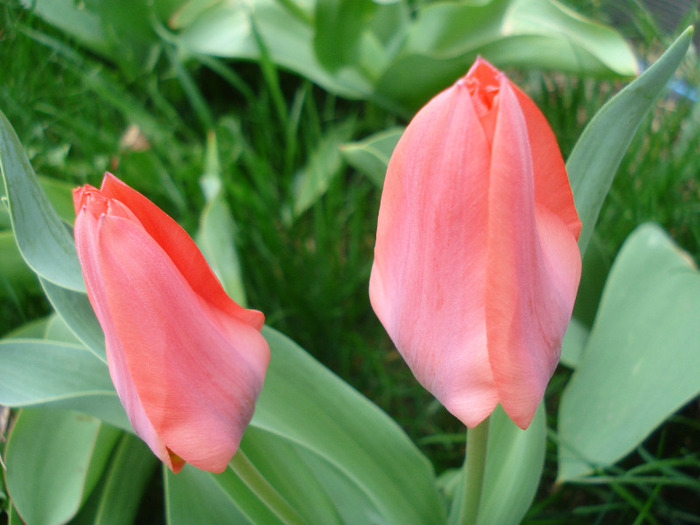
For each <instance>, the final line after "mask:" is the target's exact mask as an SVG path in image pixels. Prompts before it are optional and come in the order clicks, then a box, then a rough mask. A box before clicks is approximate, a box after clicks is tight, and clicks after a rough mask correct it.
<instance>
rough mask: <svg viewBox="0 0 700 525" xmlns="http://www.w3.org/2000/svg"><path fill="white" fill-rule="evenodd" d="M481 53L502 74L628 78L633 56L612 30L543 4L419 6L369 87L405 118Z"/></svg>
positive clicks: (544, 0)
mask: <svg viewBox="0 0 700 525" xmlns="http://www.w3.org/2000/svg"><path fill="white" fill-rule="evenodd" d="M478 55H481V56H483V57H485V58H486V59H488V60H489V61H491V62H493V63H494V64H495V65H496V66H498V67H501V68H504V67H507V66H516V67H538V68H548V69H554V70H558V71H568V72H572V73H575V74H578V75H590V74H595V75H613V76H614V75H622V76H632V75H634V74H635V72H636V63H635V59H634V55H633V54H632V52H631V51H630V49H629V47H628V46H627V44H626V43H625V41H624V40H623V39H622V37H620V35H619V34H617V33H616V32H615V31H613V30H612V29H609V28H606V27H604V26H601V25H599V24H596V23H593V22H591V21H588V20H585V19H584V18H582V17H580V16H579V15H577V14H576V13H574V12H572V11H570V10H568V9H566V8H564V7H562V6H560V5H559V4H557V3H555V2H552V1H551V0H491V1H487V2H435V3H430V4H427V5H426V6H425V7H423V8H422V9H420V10H419V11H418V15H417V17H416V19H415V21H414V22H413V24H412V25H411V27H410V28H409V30H408V36H407V38H406V39H405V41H404V43H403V46H402V47H401V49H400V50H399V51H398V53H397V54H396V57H395V59H394V60H393V62H392V64H391V65H390V66H389V67H388V68H387V69H386V70H385V71H384V73H383V75H382V76H381V78H380V79H379V81H378V82H377V84H376V92H375V94H376V95H377V97H378V98H379V99H380V101H381V100H385V99H386V100H389V101H391V102H392V104H393V105H394V107H397V108H400V109H401V110H402V112H404V113H408V114H410V113H413V112H415V111H416V110H417V109H418V108H419V107H420V106H422V105H423V104H424V103H425V102H427V101H428V99H430V97H432V96H433V95H435V94H436V93H438V92H439V91H441V90H442V89H444V88H446V87H447V86H449V85H450V84H451V83H453V82H454V81H455V80H457V78H459V77H460V76H462V75H464V74H465V73H466V72H467V70H468V69H469V67H470V66H471V64H472V63H473V62H474V59H475V58H476V57H477V56H478Z"/></svg>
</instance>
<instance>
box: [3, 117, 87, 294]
mask: <svg viewBox="0 0 700 525" xmlns="http://www.w3.org/2000/svg"><path fill="white" fill-rule="evenodd" d="M0 168H2V175H3V179H4V182H5V194H6V196H7V199H8V202H9V205H10V216H11V218H12V227H13V229H14V233H15V238H16V240H17V245H18V246H19V250H20V252H21V253H22V256H23V257H24V259H25V261H27V264H28V265H29V266H30V267H31V268H32V269H33V270H34V271H35V272H36V273H37V274H39V275H40V276H42V277H44V278H45V279H46V280H48V281H51V282H53V283H56V284H58V285H60V286H64V287H66V288H70V289H72V290H84V289H85V283H84V282H83V275H82V273H81V271H80V265H79V263H78V256H77V254H76V251H75V243H74V242H73V236H72V235H71V233H70V231H69V229H68V228H67V227H66V225H65V223H64V222H63V221H61V219H60V218H59V217H58V215H57V214H56V211H55V210H54V208H53V206H51V204H50V203H49V201H48V199H47V197H46V195H45V194H44V192H43V190H42V189H41V186H40V184H39V181H38V179H37V177H36V175H35V174H34V170H33V169H32V167H31V165H30V164H29V161H28V160H27V156H26V155H25V153H24V150H23V149H22V145H21V144H20V142H19V139H18V138H17V135H16V134H15V131H14V130H13V129H12V126H11V125H10V123H9V122H8V120H7V119H6V118H5V115H4V114H2V112H0Z"/></svg>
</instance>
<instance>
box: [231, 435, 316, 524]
mask: <svg viewBox="0 0 700 525" xmlns="http://www.w3.org/2000/svg"><path fill="white" fill-rule="evenodd" d="M229 467H231V469H232V470H233V471H234V472H235V473H236V475H237V476H238V477H239V479H240V480H241V481H242V482H243V483H244V484H245V486H246V487H248V489H249V490H250V491H251V492H252V493H253V494H255V495H256V496H257V497H258V499H259V500H260V501H261V502H262V503H263V504H264V505H265V506H266V507H267V508H268V509H269V510H270V511H271V512H272V513H273V514H274V515H275V516H277V517H278V518H279V520H280V521H281V522H282V523H284V524H285V525H308V524H307V521H306V520H305V519H304V518H303V517H302V515H301V514H299V512H298V511H297V510H296V509H295V508H294V507H292V506H291V505H290V504H289V502H288V501H287V500H286V499H285V498H284V497H283V496H282V495H281V494H280V493H279V492H277V490H276V489H275V488H274V487H273V486H272V485H270V483H269V482H268V481H267V479H265V477H264V476H263V475H262V474H261V473H260V471H259V470H258V469H257V468H256V467H255V465H253V463H252V462H251V461H250V459H248V456H246V455H245V454H244V453H243V451H242V450H241V449H240V448H239V449H238V451H237V452H236V454H235V455H234V456H233V459H232V460H231V462H230V463H229Z"/></svg>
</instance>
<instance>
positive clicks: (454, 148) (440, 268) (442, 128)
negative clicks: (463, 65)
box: [370, 82, 498, 426]
mask: <svg viewBox="0 0 700 525" xmlns="http://www.w3.org/2000/svg"><path fill="white" fill-rule="evenodd" d="M488 147H489V146H488V142H487V138H486V136H485V134H484V133H483V129H482V126H481V123H480V121H479V118H478V116H477V114H476V109H475V108H474V105H473V104H472V100H471V97H470V96H469V94H468V87H467V86H466V84H465V83H463V82H458V83H457V84H455V85H454V86H453V87H452V88H450V89H448V90H447V91H445V92H443V93H441V94H440V95H438V96H437V97H436V98H435V99H433V101H431V102H430V103H429V104H428V105H427V106H425V107H424V108H423V109H422V110H421V111H420V112H419V113H418V114H417V115H416V117H415V118H414V119H413V121H412V122H411V124H410V125H409V126H408V128H407V129H406V132H405V133H404V135H403V137H402V138H401V140H400V141H399V143H398V145H397V147H396V150H395V152H394V154H393V155H392V158H391V162H390V164H389V168H388V171H387V176H386V180H385V182H384V190H383V193H382V200H381V206H380V211H379V220H378V227H377V241H376V245H375V257H374V264H373V267H372V275H371V278H370V300H371V302H372V306H373V308H374V310H375V312H376V313H377V316H378V317H379V319H380V320H381V322H382V324H383V325H384V327H385V328H386V330H387V332H388V333H389V336H390V337H391V338H392V340H393V341H394V344H395V345H396V347H397V348H398V350H399V352H401V354H402V356H403V357H404V359H405V360H406V362H407V363H408V365H409V367H410V368H411V370H412V371H413V373H414V375H415V376H416V378H417V379H418V381H419V382H420V383H421V384H422V385H423V386H424V387H425V388H427V389H428V390H429V391H430V392H432V393H433V395H435V396H436V397H437V398H438V399H439V400H440V401H441V402H442V403H443V404H444V405H445V407H446V408H447V409H448V410H449V411H450V412H452V413H453V414H454V415H456V416H457V417H458V418H459V419H460V420H462V421H463V422H464V423H465V424H467V425H469V426H474V425H476V424H478V423H479V422H480V421H482V420H483V419H484V418H485V417H486V416H488V414H489V413H490V412H491V411H492V410H493V408H494V407H495V406H496V404H497V402H498V399H497V391H496V388H495V384H494V380H493V375H492V372H491V369H490V365H489V361H488V355H487V346H486V327H485V318H484V308H483V302H484V290H485V288H484V282H485V270H486V255H487V254H486V233H487V219H488V208H487V201H488V199H487V195H488V177H487V174H488V170H489V165H488V162H489V159H488V155H484V154H483V153H484V152H485V151H488Z"/></svg>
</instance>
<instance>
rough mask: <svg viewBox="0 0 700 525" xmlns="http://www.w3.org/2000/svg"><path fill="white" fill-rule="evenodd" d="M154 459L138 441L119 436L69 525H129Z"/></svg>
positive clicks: (128, 435) (127, 436) (150, 474)
mask: <svg viewBox="0 0 700 525" xmlns="http://www.w3.org/2000/svg"><path fill="white" fill-rule="evenodd" d="M158 463H159V462H158V460H157V458H156V457H155V456H154V455H153V452H151V450H150V449H149V448H148V446H146V444H145V443H144V442H143V441H141V440H140V439H139V438H137V437H136V436H134V435H132V434H123V435H122V436H121V438H120V439H119V442H118V444H117V446H116V447H115V449H114V452H113V454H112V460H111V462H110V464H109V465H108V467H107V468H106V469H105V471H104V475H103V476H102V479H101V480H100V484H99V485H98V486H97V487H96V488H95V490H94V491H93V493H92V495H91V496H90V498H89V499H88V501H87V502H86V504H85V506H84V507H83V509H82V510H81V511H80V513H79V514H78V516H76V518H75V519H74V520H72V521H71V525H131V524H133V523H134V518H135V517H136V513H137V511H138V509H139V503H140V501H141V497H142V495H143V492H144V490H145V489H146V488H148V482H149V481H150V480H151V478H152V476H153V472H154V470H155V468H156V467H157V466H158Z"/></svg>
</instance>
